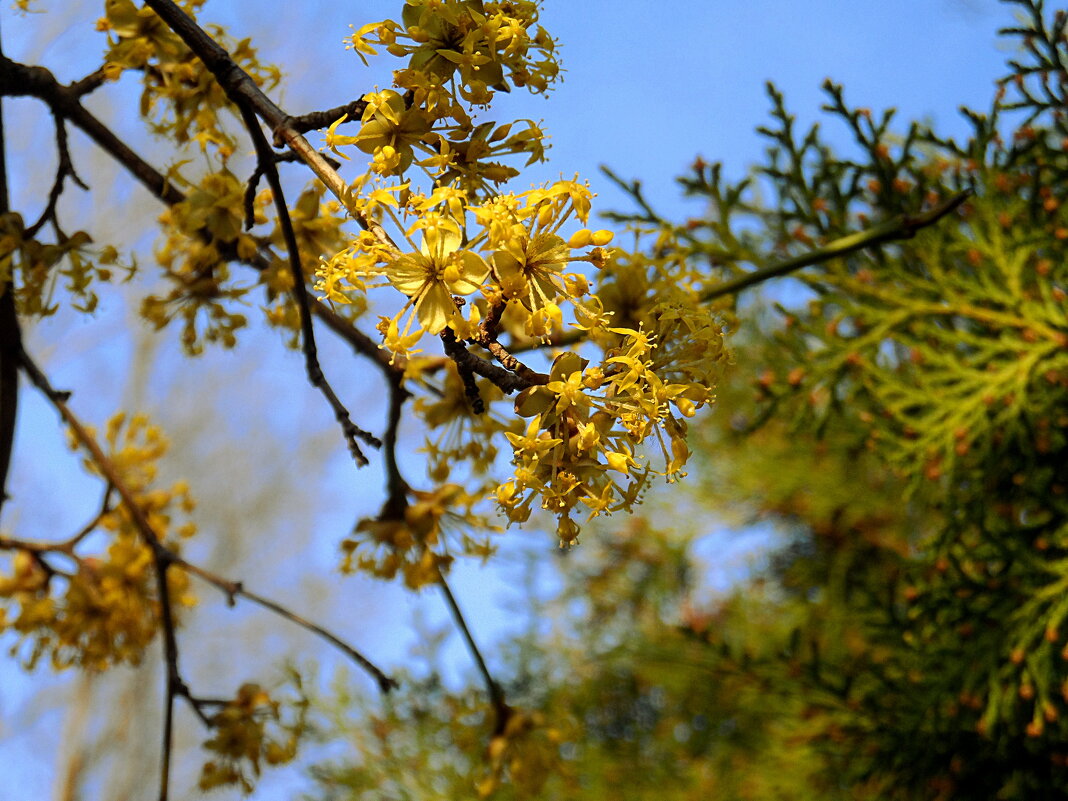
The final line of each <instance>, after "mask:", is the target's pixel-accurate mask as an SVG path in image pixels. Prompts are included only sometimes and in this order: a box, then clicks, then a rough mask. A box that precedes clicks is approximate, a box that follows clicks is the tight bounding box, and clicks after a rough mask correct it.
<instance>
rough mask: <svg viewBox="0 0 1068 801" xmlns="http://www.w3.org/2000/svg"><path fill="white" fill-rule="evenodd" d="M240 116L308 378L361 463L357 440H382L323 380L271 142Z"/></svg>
mask: <svg viewBox="0 0 1068 801" xmlns="http://www.w3.org/2000/svg"><path fill="white" fill-rule="evenodd" d="M241 117H242V119H243V120H244V122H245V127H246V128H247V129H248V132H249V136H251V137H252V142H253V144H254V145H255V147H256V155H257V157H258V161H259V164H258V167H259V169H261V170H262V171H263V173H264V175H265V176H266V177H267V183H268V184H269V185H270V187H271V195H272V196H273V197H274V206H275V211H276V213H277V214H278V224H279V226H280V227H281V229H282V238H283V240H284V241H285V244H286V251H287V252H288V255H289V269H290V271H291V272H292V274H293V299H294V300H295V301H296V304H297V308H299V309H300V328H301V348H302V349H303V352H304V367H305V369H306V371H307V373H308V381H309V383H311V385H312V386H313V387H315V388H316V389H318V390H319V391H320V392H321V393H322V394H323V397H325V398H326V399H327V401H328V402H329V403H330V407H331V408H332V409H333V410H334V416H335V417H336V418H337V421H338V422H339V423H340V424H341V430H342V431H343V432H344V434H345V441H346V442H348V445H349V451H350V452H351V453H352V458H353V459H355V461H356V464H357V465H359V466H361V467H362V466H363V465H366V464H367V457H365V456H364V455H363V451H362V450H361V449H360V443H359V440H362V441H363V442H365V443H367V444H368V445H373V446H374V447H376V448H380V447H382V441H381V440H379V439H378V437H376V436H374V435H373V434H371V433H370V432H369V431H364V430H363V429H362V428H360V427H359V426H357V425H356V424H355V423H353V422H352V419H351V418H350V417H349V412H348V409H346V408H345V405H344V404H343V403H342V402H341V401H340V400H339V399H338V397H337V395H336V394H335V393H334V389H333V387H331V386H330V382H329V381H327V380H326V376H325V375H324V374H323V369H322V366H321V365H320V364H319V355H318V350H317V349H316V347H315V331H314V329H313V328H312V320H311V312H310V311H309V309H308V290H307V288H306V287H305V281H304V268H303V267H302V266H301V262H300V249H299V247H298V245H297V236H296V234H295V233H294V231H293V221H292V219H290V216H289V209H288V207H287V206H286V200H285V195H284V194H283V193H282V180H281V178H279V176H278V168H277V167H276V166H275V163H274V154H273V153H272V152H271V146H270V145H269V144H267V139H266V138H265V137H264V135H263V131H262V130H260V122H259V120H258V119H256V115H255V114H253V113H252V111H251V110H250V109H248V108H247V107H246V106H244V105H241Z"/></svg>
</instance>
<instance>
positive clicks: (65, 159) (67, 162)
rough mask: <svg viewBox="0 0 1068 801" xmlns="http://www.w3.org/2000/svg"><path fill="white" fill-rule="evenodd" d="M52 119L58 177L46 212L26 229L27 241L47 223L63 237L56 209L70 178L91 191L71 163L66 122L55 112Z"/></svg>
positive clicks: (53, 184) (51, 191) (45, 209)
mask: <svg viewBox="0 0 1068 801" xmlns="http://www.w3.org/2000/svg"><path fill="white" fill-rule="evenodd" d="M52 117H53V119H54V120H55V131H56V151H57V154H58V164H57V166H56V177H55V178H54V179H53V181H52V188H51V189H50V190H49V192H48V203H47V204H45V208H44V211H42V212H41V216H40V217H39V218H38V219H37V222H35V223H34V224H33V225H31V226H30V227H29V228H27V229H26V233H25V237H26V238H27V239H33V237H35V236H36V235H37V232H38V231H39V230H41V228H42V227H43V226H44V224H45V223H46V222H51V223H52V225H53V227H54V228H55V229H56V232H57V233H59V234H60V235H61V236H62V235H63V234H62V233H61V232H60V228H59V219H58V218H57V217H56V207H57V206H58V204H59V197H60V195H62V194H63V188H64V187H65V186H66V184H67V179H68V178H70V179H71V180H72V181H73V182H74V183H75V184H76V185H77V186H78V187H79V188H80V189H84V190H86V191H88V189H89V187H88V186H86V185H85V182H84V181H82V179H81V178H79V177H78V173H77V172H75V171H74V162H73V161H71V158H70V147H69V146H68V144H67V124H66V122H65V121H64V119H63V117H62V116H60V115H59V114H58V113H57V112H55V111H53V112H52Z"/></svg>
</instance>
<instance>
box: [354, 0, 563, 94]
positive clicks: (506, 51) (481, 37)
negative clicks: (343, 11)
mask: <svg viewBox="0 0 1068 801" xmlns="http://www.w3.org/2000/svg"><path fill="white" fill-rule="evenodd" d="M537 23H538V3H536V2H533V1H532V0H518V2H516V0H508V2H483V0H409V1H408V2H407V3H405V6H404V11H403V12H402V15H401V22H400V23H397V22H394V21H393V20H385V21H383V22H372V23H370V24H369V25H364V26H363V27H361V28H360V29H359V30H357V31H355V32H354V33H353V34H352V36H351V37H350V38H349V40H348V46H349V47H350V48H352V49H353V50H355V51H356V53H357V55H359V56H360V58H361V59H363V60H364V63H366V61H367V59H366V56H367V55H375V54H376V53H377V52H378V51H377V50H376V49H375V48H376V46H377V47H383V48H385V49H386V50H387V51H388V52H389V53H390V54H391V55H393V56H397V57H399V58H407V59H408V66H407V67H406V68H405V69H403V70H401V71H400V72H399V73H398V74H397V76H396V79H395V80H396V83H397V85H398V86H399V87H401V88H403V89H405V90H408V91H411V92H413V93H415V96H416V102H417V104H422V102H423V101H424V99H425V100H433V101H434V102H432V103H428V105H431V106H437V105H439V104H441V105H447V104H448V103H449V102H450V101H449V99H448V97H449V96H448V94H446V93H444V92H442V90H441V88H442V87H443V86H451V87H455V89H456V92H457V93H458V94H459V95H460V97H462V98H463V99H464V100H466V101H467V102H469V103H472V104H474V105H486V104H488V103H489V102H490V101H491V100H492V99H493V93H494V90H497V91H508V84H511V85H512V86H525V87H527V88H528V89H529V90H530V91H531V92H535V93H537V92H544V91H545V90H546V89H548V88H549V87H550V86H551V85H552V84H553V83H555V82H556V81H557V80H558V79H559V76H560V65H559V63H558V62H557V60H556V43H555V42H554V41H553V39H552V37H551V36H549V34H548V32H547V31H546V30H545V29H544V28H543V27H541V26H540V25H538V24H537Z"/></svg>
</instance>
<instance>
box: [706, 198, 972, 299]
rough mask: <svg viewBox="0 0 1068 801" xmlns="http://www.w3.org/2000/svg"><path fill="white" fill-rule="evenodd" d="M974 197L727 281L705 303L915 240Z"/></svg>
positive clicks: (708, 293)
mask: <svg viewBox="0 0 1068 801" xmlns="http://www.w3.org/2000/svg"><path fill="white" fill-rule="evenodd" d="M970 196H971V192H961V193H960V194H957V195H954V196H953V197H951V198H949V199H948V200H945V201H943V202H942V203H939V204H938V205H937V206H934V207H933V208H930V209H928V210H927V211H922V212H920V213H918V214H905V215H902V216H900V217H895V218H894V219H892V220H887V221H886V222H884V223H882V224H880V225H876V226H873V227H872V228H868V229H866V230H863V231H858V232H857V233H855V234H849V235H848V236H843V237H842V238H840V239H836V240H834V241H833V242H830V243H829V244H827V245H825V246H824V247H822V248H820V249H819V250H813V251H811V252H809V253H803V254H801V255H800V256H796V257H794V258H792V259H787V260H786V261H782V262H779V263H778V264H773V265H771V266H770V267H764V268H762V269H759V270H754V271H753V272H751V273H746V274H745V275H740V276H738V277H737V278H732V279H731V280H730V281H724V282H723V283H722V284H719V285H717V286H714V287H712V288H711V289H708V290H706V291H705V292H703V293H701V300H702V301H704V302H706V303H707V302H708V301H710V300H715V299H716V298H721V297H723V296H724V295H733V294H735V293H737V292H741V291H742V290H743V289H747V288H749V287H751V286H755V285H756V284H761V283H763V282H764V281H767V280H768V279H770V278H778V277H780V276H783V275H788V274H789V273H792V272H794V271H795V270H800V269H801V268H802V267H809V266H811V265H813V264H820V263H822V262H825V261H830V260H831V259H837V258H841V257H842V256H848V255H849V254H850V253H856V252H857V251H858V250H863V249H864V248H870V247H875V246H877V245H882V244H885V243H887V242H893V241H895V240H898V239H911V238H912V237H914V236H915V235H916V232H917V231H919V230H920V229H922V228H926V227H927V226H929V225H934V224H935V223H936V222H938V221H939V220H941V219H942V218H943V217H945V216H946V215H947V214H949V213H950V212H952V211H954V210H955V209H957V208H958V207H959V206H960V205H961V204H962V203H963V202H964V201H965V200H967V199H968V198H969V197H970Z"/></svg>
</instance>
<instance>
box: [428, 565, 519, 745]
mask: <svg viewBox="0 0 1068 801" xmlns="http://www.w3.org/2000/svg"><path fill="white" fill-rule="evenodd" d="M437 571H438V586H439V587H441V593H442V595H444V596H445V603H446V604H448V607H449V613H450V614H451V615H452V619H453V622H455V623H456V627H457V628H458V629H459V630H460V634H462V635H463V639H464V645H466V646H467V650H468V651H469V652H470V654H471V658H472V659H473V660H474V661H475V664H476V665H477V666H478V672H479V673H481V674H482V681H483V683H484V684H485V685H486V692H487V693H489V697H490V703H491V704H493V710H494V712H495V713H496V716H497V721H496V724H495V725H494V728H493V733H494V735H497V734H501V733H502V732H503V731H504V728H505V726H507V725H508V718H509V717H510V716H511V714H512V710H511V707H509V706H508V704H507V703H506V702H505V700H504V692H503V691H502V690H501V687H500V685H499V684H497V682H496V681H494V679H493V675H492V674H491V673H490V671H489V668H488V667H487V666H486V660H485V659H483V658H482V652H481V651H480V650H479V649H478V644H477V643H475V638H474V637H473V636H472V635H471V629H469V628H468V626H467V620H465V619H464V614H463V612H461V611H460V605H459V604H458V603H456V598H455V596H453V594H452V590H451V589H449V583H448V582H447V581H446V580H445V574H444V573H442V572H441V568H440V567H439V568H438V569H437Z"/></svg>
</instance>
